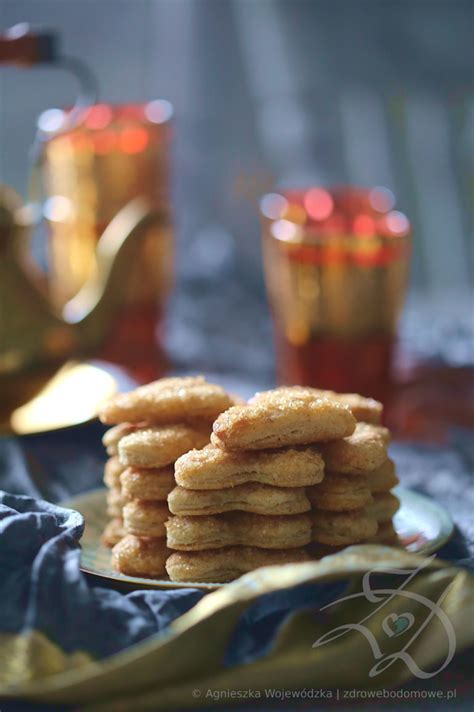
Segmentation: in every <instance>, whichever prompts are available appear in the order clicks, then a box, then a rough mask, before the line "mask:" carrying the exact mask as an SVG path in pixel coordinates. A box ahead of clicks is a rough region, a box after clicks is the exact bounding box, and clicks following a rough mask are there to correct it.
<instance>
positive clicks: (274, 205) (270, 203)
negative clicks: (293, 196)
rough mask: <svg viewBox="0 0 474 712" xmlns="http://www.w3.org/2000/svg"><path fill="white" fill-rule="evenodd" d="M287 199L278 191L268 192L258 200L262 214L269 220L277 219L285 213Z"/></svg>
mask: <svg viewBox="0 0 474 712" xmlns="http://www.w3.org/2000/svg"><path fill="white" fill-rule="evenodd" d="M287 209H288V201H287V199H286V198H284V197H283V196H282V195H280V194H279V193H268V194H267V195H264V196H263V198H262V199H261V201H260V210H261V212H262V215H264V216H265V217H266V218H269V219H270V220H278V218H281V217H282V216H283V215H285V214H286V211H287Z"/></svg>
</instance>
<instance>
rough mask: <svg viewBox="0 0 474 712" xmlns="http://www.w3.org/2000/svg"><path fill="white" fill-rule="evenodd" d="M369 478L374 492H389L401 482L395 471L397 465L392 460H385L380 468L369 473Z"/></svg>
mask: <svg viewBox="0 0 474 712" xmlns="http://www.w3.org/2000/svg"><path fill="white" fill-rule="evenodd" d="M367 478H368V483H369V487H370V489H371V491H372V492H387V491H388V490H391V489H392V488H393V487H396V486H397V485H398V484H399V482H400V480H399V479H398V477H397V473H396V471H395V463H394V462H393V460H391V459H390V458H388V459H387V460H385V462H383V463H382V464H381V465H380V467H377V468H376V469H375V470H372V472H368V473H367Z"/></svg>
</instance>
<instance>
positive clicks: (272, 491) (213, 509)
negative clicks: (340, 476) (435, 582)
mask: <svg viewBox="0 0 474 712" xmlns="http://www.w3.org/2000/svg"><path fill="white" fill-rule="evenodd" d="M168 506H169V508H170V512H172V513H173V514H180V515H183V516H203V515H209V514H221V513H223V512H233V511H240V512H251V513H253V514H266V515H268V514H270V515H271V514H301V513H302V512H307V511H308V510H309V509H310V508H311V505H310V503H309V499H308V497H307V496H306V493H305V490H304V488H302V487H271V486H269V485H261V484H258V483H256V482H249V483H247V484H244V485H236V486H235V487H226V488H225V489H220V490H189V489H185V488H184V487H175V488H174V489H173V490H172V492H170V494H169V496H168Z"/></svg>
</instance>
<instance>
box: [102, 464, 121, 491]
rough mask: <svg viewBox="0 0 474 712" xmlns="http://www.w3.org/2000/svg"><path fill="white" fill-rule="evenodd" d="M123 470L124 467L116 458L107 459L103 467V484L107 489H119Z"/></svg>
mask: <svg viewBox="0 0 474 712" xmlns="http://www.w3.org/2000/svg"><path fill="white" fill-rule="evenodd" d="M124 470H125V466H124V465H122V463H121V462H120V460H119V459H118V457H116V456H114V457H109V459H108V460H107V462H106V463H105V467H104V483H105V484H106V485H107V487H109V488H112V487H119V488H120V475H121V474H122V472H123V471H124Z"/></svg>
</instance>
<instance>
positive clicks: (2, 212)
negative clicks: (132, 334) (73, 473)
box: [0, 186, 172, 423]
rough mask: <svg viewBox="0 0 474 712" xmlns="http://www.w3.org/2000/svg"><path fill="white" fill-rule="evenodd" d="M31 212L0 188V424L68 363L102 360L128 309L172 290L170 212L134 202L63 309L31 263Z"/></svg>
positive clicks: (106, 236) (142, 201)
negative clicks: (56, 305)
mask: <svg viewBox="0 0 474 712" xmlns="http://www.w3.org/2000/svg"><path fill="white" fill-rule="evenodd" d="M32 227H33V219H32V214H31V210H29V209H28V207H27V206H25V205H23V204H22V201H21V199H20V198H19V196H18V195H17V194H16V193H15V192H14V191H13V190H12V189H10V188H9V187H6V186H0V423H2V422H3V423H5V422H8V420H9V417H10V415H11V413H12V412H13V411H14V410H15V409H16V408H18V407H19V406H21V405H22V404H24V403H26V402H27V401H29V400H30V399H31V398H33V397H34V396H35V395H36V394H37V393H39V392H40V391H41V389H42V388H43V387H44V386H45V384H46V383H47V382H48V381H49V380H50V379H51V378H52V377H53V376H54V374H55V373H57V371H58V370H59V369H60V368H61V367H62V366H63V365H64V364H65V363H66V362H67V361H68V360H70V359H71V358H80V359H84V358H86V359H87V358H90V357H91V356H95V355H97V354H98V353H99V354H100V352H101V349H102V347H103V345H104V344H105V343H106V342H107V339H108V338H110V332H111V330H113V329H114V324H115V325H116V324H117V323H118V322H120V315H121V313H122V310H123V309H124V308H127V306H130V305H131V304H132V305H135V306H137V305H138V306H140V304H144V303H145V304H146V303H152V302H153V303H159V302H160V300H161V301H162V297H163V296H164V295H166V293H167V292H168V291H169V288H170V282H171V275H172V266H171V264H170V260H171V259H172V246H171V245H172V237H171V228H170V225H169V220H168V217H167V214H166V212H164V211H160V210H159V209H157V208H155V207H152V206H151V203H150V202H149V201H148V200H147V199H144V198H135V199H134V200H132V201H131V202H129V203H128V204H127V205H125V206H124V207H123V208H122V209H121V210H119V211H118V213H117V214H116V216H115V217H114V218H113V219H112V220H111V222H110V223H109V225H108V226H107V227H106V229H105V230H104V231H103V233H102V235H101V236H100V238H99V240H98V242H97V246H96V249H95V258H96V270H95V272H94V275H93V276H92V277H91V278H90V279H89V280H88V282H87V283H86V284H84V285H83V287H82V288H81V289H80V290H79V291H78V292H77V294H76V295H75V296H74V297H73V298H72V299H70V300H69V301H68V302H67V303H66V304H65V306H64V307H63V308H62V309H61V308H59V307H55V306H53V300H52V299H51V298H50V294H49V292H48V287H49V286H50V285H48V278H47V276H46V275H45V274H43V273H42V272H41V271H40V269H39V268H38V267H37V266H36V264H35V263H34V262H33V260H32V258H31V255H30V249H29V235H30V232H31V230H32Z"/></svg>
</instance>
